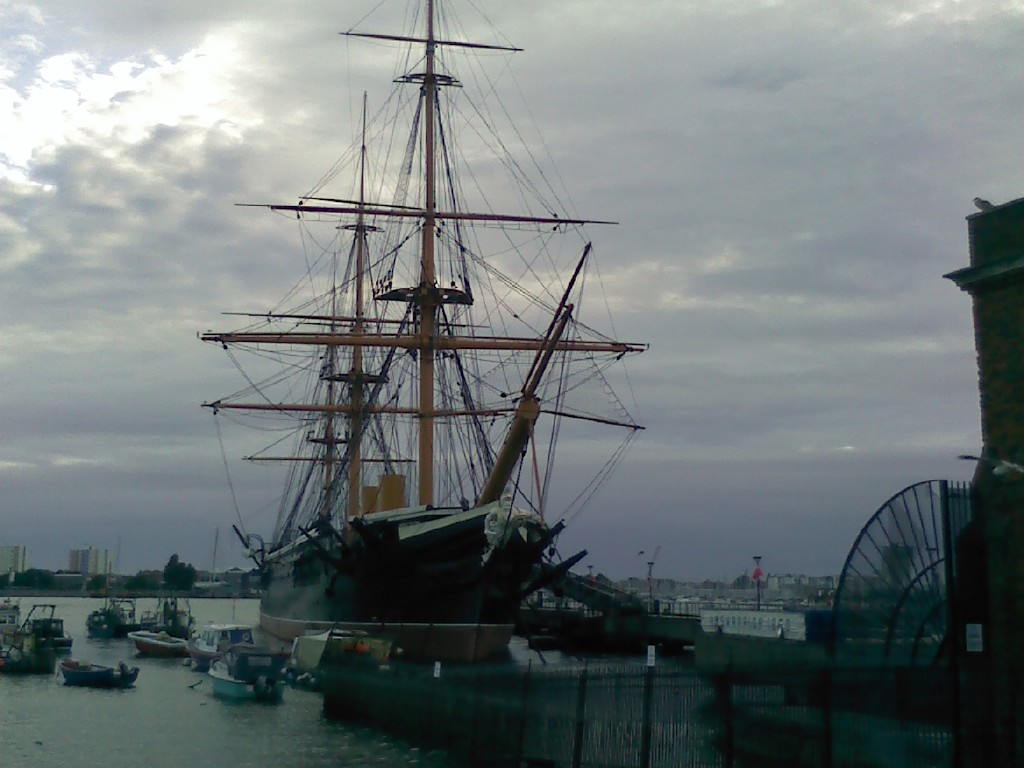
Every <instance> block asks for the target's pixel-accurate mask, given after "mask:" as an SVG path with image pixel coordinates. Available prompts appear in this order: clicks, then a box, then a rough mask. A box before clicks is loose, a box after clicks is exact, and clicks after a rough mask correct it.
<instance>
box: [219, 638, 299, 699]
mask: <svg viewBox="0 0 1024 768" xmlns="http://www.w3.org/2000/svg"><path fill="white" fill-rule="evenodd" d="M287 660H288V657H287V656H286V655H284V654H281V653H277V652H275V651H272V650H270V649H269V648H259V647H257V646H255V645H251V644H248V643H246V644H240V645H233V646H231V647H230V648H228V649H227V651H225V652H224V655H223V656H222V657H221V658H219V659H217V660H216V661H214V662H213V663H212V664H211V665H210V671H209V675H210V680H211V681H212V684H213V692H214V693H215V694H217V695H220V696H227V697H228V698H232V699H252V700H255V701H268V702H270V701H280V700H281V699H282V697H283V696H284V689H285V682H284V669H285V663H286V662H287Z"/></svg>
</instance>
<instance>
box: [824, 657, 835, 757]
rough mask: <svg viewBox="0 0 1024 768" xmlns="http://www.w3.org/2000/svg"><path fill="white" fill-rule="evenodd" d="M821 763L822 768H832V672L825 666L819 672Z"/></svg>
mask: <svg viewBox="0 0 1024 768" xmlns="http://www.w3.org/2000/svg"><path fill="white" fill-rule="evenodd" d="M821 718H822V723H821V762H822V765H823V766H824V768H832V764H833V763H832V760H833V753H834V750H833V748H832V741H833V732H832V725H833V723H832V670H830V669H829V668H828V667H827V666H826V667H825V668H824V669H823V670H822V672H821Z"/></svg>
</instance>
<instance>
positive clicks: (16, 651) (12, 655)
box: [7, 648, 22, 661]
mask: <svg viewBox="0 0 1024 768" xmlns="http://www.w3.org/2000/svg"><path fill="white" fill-rule="evenodd" d="M21 656H22V654H21V649H20V648H11V650H10V651H9V652H8V653H7V657H8V658H9V659H10V660H11V661H21Z"/></svg>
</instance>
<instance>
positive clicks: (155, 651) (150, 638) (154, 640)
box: [128, 629, 188, 658]
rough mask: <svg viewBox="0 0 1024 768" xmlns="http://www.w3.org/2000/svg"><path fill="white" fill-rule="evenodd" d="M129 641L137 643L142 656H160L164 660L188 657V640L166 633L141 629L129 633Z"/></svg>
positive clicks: (137, 650)
mask: <svg viewBox="0 0 1024 768" xmlns="http://www.w3.org/2000/svg"><path fill="white" fill-rule="evenodd" d="M128 639H129V640H131V641H132V642H133V643H135V650H136V652H137V653H138V654H139V655H140V656H159V657H163V658H172V657H178V658H182V657H184V656H188V640H186V639H185V638H183V637H174V636H172V635H169V634H168V633H167V632H165V631H160V632H150V631H149V630H145V629H140V630H138V631H137V632H129V633H128Z"/></svg>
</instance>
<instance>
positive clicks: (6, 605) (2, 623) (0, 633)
mask: <svg viewBox="0 0 1024 768" xmlns="http://www.w3.org/2000/svg"><path fill="white" fill-rule="evenodd" d="M20 627H21V606H20V605H18V603H16V602H14V601H12V600H4V601H3V602H2V603H0V642H2V641H3V639H4V637H6V636H8V635H13V634H14V632H15V631H16V630H17V629H18V628H20Z"/></svg>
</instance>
